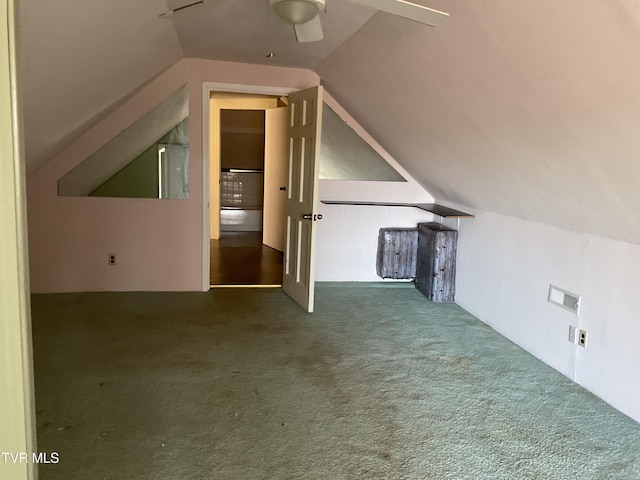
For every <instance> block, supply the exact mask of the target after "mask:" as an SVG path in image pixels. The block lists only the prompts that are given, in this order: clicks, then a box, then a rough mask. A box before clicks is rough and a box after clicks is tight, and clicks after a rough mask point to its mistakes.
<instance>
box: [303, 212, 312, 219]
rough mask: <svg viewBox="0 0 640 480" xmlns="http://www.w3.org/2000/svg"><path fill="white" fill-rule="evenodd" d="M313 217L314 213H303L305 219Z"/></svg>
mask: <svg viewBox="0 0 640 480" xmlns="http://www.w3.org/2000/svg"><path fill="white" fill-rule="evenodd" d="M312 217H313V215H311V214H310V213H305V214H304V215H302V219H303V220H311V218H312Z"/></svg>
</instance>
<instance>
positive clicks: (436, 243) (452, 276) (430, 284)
mask: <svg viewBox="0 0 640 480" xmlns="http://www.w3.org/2000/svg"><path fill="white" fill-rule="evenodd" d="M457 244H458V232H457V231H455V230H452V229H450V228H447V227H444V226H442V225H440V224H439V223H420V224H418V252H417V264H416V288H417V289H418V290H420V292H422V293H423V294H424V295H425V296H426V297H427V298H428V299H429V300H433V301H434V302H453V301H454V300H455V293H456V292H455V290H456V248H457Z"/></svg>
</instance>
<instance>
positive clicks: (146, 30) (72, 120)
mask: <svg viewBox="0 0 640 480" xmlns="http://www.w3.org/2000/svg"><path fill="white" fill-rule="evenodd" d="M16 3H17V6H18V22H17V26H18V67H19V88H20V93H21V97H22V105H23V109H22V110H23V122H24V137H25V150H26V159H27V168H28V170H33V169H35V168H37V167H38V166H40V165H41V164H42V163H44V162H46V161H48V160H49V159H51V158H52V157H53V156H54V155H55V154H56V153H58V152H59V151H60V150H61V149H62V148H63V147H64V146H66V145H67V144H68V143H69V142H70V141H72V140H74V139H75V138H77V137H78V136H79V135H80V134H81V133H83V132H84V131H86V130H87V129H88V128H90V127H91V126H93V125H95V123H96V122H97V121H98V120H99V119H101V118H103V117H104V116H105V115H106V113H108V112H109V111H110V110H112V109H113V108H114V107H115V106H116V105H117V104H118V103H119V102H120V101H121V100H123V99H124V98H125V96H127V95H128V94H130V93H131V92H133V91H134V90H135V89H136V88H138V87H140V86H141V85H142V84H144V83H146V82H147V81H148V80H150V79H151V78H152V77H154V76H155V75H157V74H159V73H160V72H162V71H163V70H164V69H166V68H168V67H169V66H171V65H172V64H174V63H175V62H177V61H178V60H179V59H180V58H181V57H182V49H181V46H180V42H179V40H178V37H177V35H176V32H175V29H174V28H173V26H172V25H171V24H170V23H167V22H161V21H158V15H159V14H160V13H162V12H163V11H164V10H165V9H166V4H165V2H164V0H135V1H130V0H109V1H106V2H101V1H95V0H86V1H73V0H54V1H45V0H20V1H17V2H16Z"/></svg>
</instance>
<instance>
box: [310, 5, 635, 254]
mask: <svg viewBox="0 0 640 480" xmlns="http://www.w3.org/2000/svg"><path fill="white" fill-rule="evenodd" d="M434 3H435V2H434ZM432 4H433V3H432ZM637 5H638V4H636V5H633V4H632V3H631V2H629V3H627V2H626V1H625V2H621V1H611V0H586V1H585V0H564V1H562V2H555V1H553V0H535V1H524V2H513V1H510V0H493V1H485V2H474V1H471V0H468V1H467V0H464V1H459V2H438V3H437V5H436V8H438V7H441V8H442V9H445V10H447V11H448V12H450V13H451V19H450V21H449V22H448V23H447V24H446V25H444V26H442V27H439V28H438V29H425V28H422V27H421V26H419V25H415V24H411V23H408V22H404V21H402V20H399V19H396V18H393V17H390V16H383V15H377V16H375V17H374V18H373V19H372V20H371V21H370V22H368V23H367V24H366V25H365V26H364V28H362V29H361V30H360V31H359V32H358V34H357V35H355V36H353V37H352V38H351V39H350V40H349V41H348V42H347V43H346V44H344V45H343V46H342V47H341V48H340V49H339V50H338V51H336V52H335V53H334V54H333V55H331V56H330V57H329V58H327V59H326V60H325V61H324V62H323V63H321V64H320V65H319V66H318V67H317V69H316V70H317V72H318V73H319V74H320V76H321V77H322V78H323V80H324V82H325V84H326V85H327V86H328V88H329V89H330V90H331V91H332V92H333V93H334V94H335V96H336V97H337V98H338V99H339V100H340V101H341V102H342V103H343V105H344V106H345V108H347V109H348V110H349V111H350V112H351V113H352V115H354V117H356V118H358V119H359V120H360V121H361V122H362V123H363V124H364V126H365V127H366V128H368V130H369V131H370V133H371V134H372V135H373V136H374V137H375V138H378V139H379V141H380V142H381V143H382V144H383V146H384V147H385V148H386V149H387V150H389V152H390V153H391V154H392V155H394V156H395V157H396V158H397V159H398V161H400V162H401V163H402V165H403V166H404V167H405V168H406V169H407V170H408V171H409V172H410V173H412V174H413V175H414V176H415V177H416V179H417V180H418V181H419V182H421V183H422V185H424V186H425V187H426V188H427V189H428V190H429V191H430V192H431V193H432V194H433V195H434V196H435V197H436V198H438V199H440V200H446V201H451V202H454V203H457V204H460V205H466V206H470V207H475V208H479V209H483V210H487V211H493V212H498V213H503V214H507V215H513V216H517V217H521V218H527V219H531V220H534V221H539V222H544V223H549V224H553V225H557V226H562V227H566V228H569V229H574V230H578V231H583V232H590V233H594V234H598V235H602V236H607V237H613V238H618V239H622V240H627V241H630V242H635V243H639V242H640V216H639V215H638V212H639V211H640V188H638V183H639V182H638V181H639V180H640V161H639V158H640V134H639V133H638V132H639V130H638V129H639V125H640V88H638V85H640V61H639V59H640V23H639V22H638V18H639V17H638V14H639V10H638V6H637Z"/></svg>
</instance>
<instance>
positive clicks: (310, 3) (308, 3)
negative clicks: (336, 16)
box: [271, 0, 324, 25]
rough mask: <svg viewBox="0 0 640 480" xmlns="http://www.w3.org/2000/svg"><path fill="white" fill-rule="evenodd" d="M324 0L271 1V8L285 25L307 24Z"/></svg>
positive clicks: (318, 10)
mask: <svg viewBox="0 0 640 480" xmlns="http://www.w3.org/2000/svg"><path fill="white" fill-rule="evenodd" d="M323 6H324V0H271V8H273V11H274V12H276V15H278V17H280V18H281V19H282V20H284V21H285V22H287V23H292V24H294V25H300V24H302V23H307V22H308V21H309V20H311V19H312V18H314V17H315V16H316V15H318V13H319V12H320V7H323Z"/></svg>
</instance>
